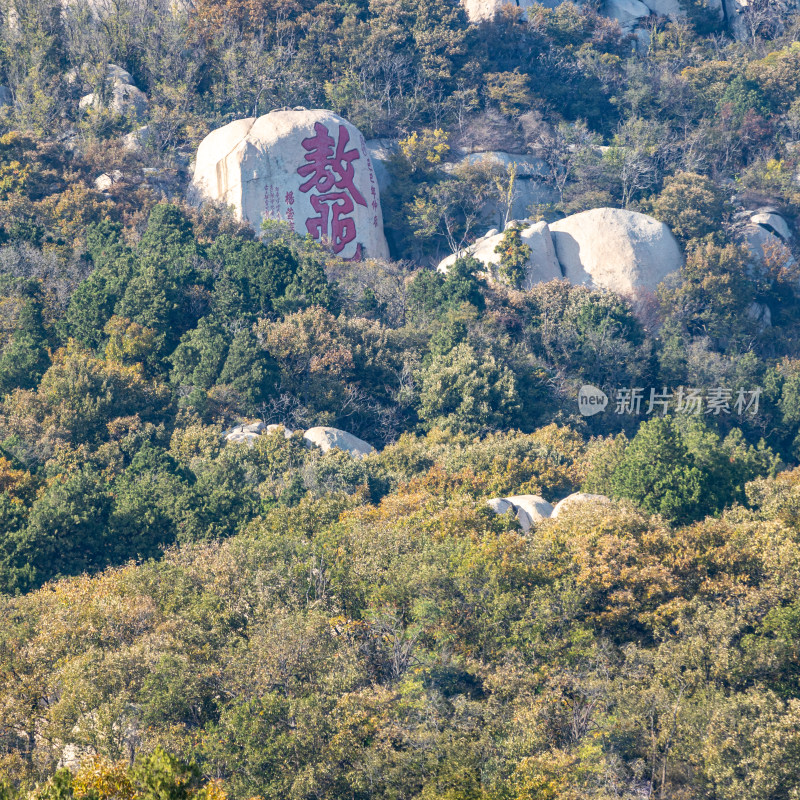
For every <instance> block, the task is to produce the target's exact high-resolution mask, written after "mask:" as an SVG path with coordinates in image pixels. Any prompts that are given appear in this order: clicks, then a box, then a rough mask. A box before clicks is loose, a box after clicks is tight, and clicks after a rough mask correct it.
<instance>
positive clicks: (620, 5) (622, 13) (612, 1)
mask: <svg viewBox="0 0 800 800" xmlns="http://www.w3.org/2000/svg"><path fill="white" fill-rule="evenodd" d="M603 11H604V13H605V15H606V16H607V17H611V19H615V20H617V22H619V24H620V25H621V26H622V28H623V30H631V29H632V28H633V26H634V25H635V24H636V22H637V21H638V20H640V19H643V18H644V17H649V16H650V14H652V13H653V12H652V11H651V10H650V9H649V8H648V7H647V6H646V5H645V4H644V3H642V2H641V0H606V2H605V4H604V6H603Z"/></svg>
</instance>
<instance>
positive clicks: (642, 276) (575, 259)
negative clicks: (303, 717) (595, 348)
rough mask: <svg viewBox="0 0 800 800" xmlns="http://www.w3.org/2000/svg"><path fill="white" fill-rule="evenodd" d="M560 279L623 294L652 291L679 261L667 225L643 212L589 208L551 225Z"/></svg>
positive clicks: (674, 240) (676, 249) (681, 255)
mask: <svg viewBox="0 0 800 800" xmlns="http://www.w3.org/2000/svg"><path fill="white" fill-rule="evenodd" d="M550 233H551V235H552V237H553V243H554V245H555V250H556V255H557V257H558V261H559V263H560V264H561V268H562V269H563V270H564V277H565V278H566V279H567V280H568V281H569V282H570V283H572V284H585V285H588V286H593V287H596V288H600V289H609V290H611V291H614V292H617V293H618V294H621V295H626V296H637V295H640V294H642V293H648V292H653V291H655V288H656V287H657V286H658V284H659V283H661V281H663V280H664V279H665V278H666V277H667V276H668V275H671V274H672V273H673V272H676V271H677V270H679V269H680V268H681V265H682V264H683V254H682V253H681V248H680V246H679V245H678V242H677V240H676V239H675V237H674V236H673V235H672V232H671V231H670V229H669V228H668V227H667V226H666V225H665V224H664V223H663V222H659V221H658V220H657V219H653V217H649V216H647V215H646V214H640V213H638V212H636V211H627V210H625V209H622V208H594V209H591V210H590V211H583V212H581V213H580V214H573V215H571V216H569V217H566V218H565V219H562V220H559V221H558V222H553V223H551V224H550Z"/></svg>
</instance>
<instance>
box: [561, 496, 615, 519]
mask: <svg viewBox="0 0 800 800" xmlns="http://www.w3.org/2000/svg"><path fill="white" fill-rule="evenodd" d="M587 503H588V504H590V505H594V506H598V505H608V504H609V503H611V500H610V498H608V497H606V496H605V495H604V494H586V493H585V492H575V493H574V494H571V495H569V496H567V497H565V498H564V499H563V500H560V501H559V502H558V503H556V505H555V508H554V509H553V513H552V514H551V515H550V518H551V519H556V518H557V517H558V516H560V515H561V514H563V513H564V511H565V510H567V509H569V508H574V507H575V506H578V505H583V504H587Z"/></svg>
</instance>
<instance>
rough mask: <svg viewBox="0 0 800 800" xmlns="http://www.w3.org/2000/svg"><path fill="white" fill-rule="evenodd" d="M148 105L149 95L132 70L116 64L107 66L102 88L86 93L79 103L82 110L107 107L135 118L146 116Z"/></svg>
mask: <svg viewBox="0 0 800 800" xmlns="http://www.w3.org/2000/svg"><path fill="white" fill-rule="evenodd" d="M147 106H148V100H147V95H146V94H145V93H144V92H143V91H142V90H141V89H139V88H138V87H137V86H136V84H135V83H134V82H133V77H132V76H131V74H130V72H128V71H127V70H126V69H123V68H122V67H119V66H117V65H116V64H109V65H108V66H107V68H106V74H105V78H104V82H103V87H102V89H101V90H100V91H97V92H91V93H90V94H87V95H84V96H83V97H81V99H80V102H79V103H78V107H79V108H80V109H81V110H82V111H97V110H100V109H102V108H106V109H109V110H111V111H113V112H115V113H116V114H119V115H121V116H125V117H132V118H133V119H141V118H142V117H144V115H145V114H146V112H147Z"/></svg>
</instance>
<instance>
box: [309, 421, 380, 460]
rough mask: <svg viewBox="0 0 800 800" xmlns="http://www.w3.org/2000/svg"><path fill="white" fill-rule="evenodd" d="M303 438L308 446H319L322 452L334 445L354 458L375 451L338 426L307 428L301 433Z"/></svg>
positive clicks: (366, 443)
mask: <svg viewBox="0 0 800 800" xmlns="http://www.w3.org/2000/svg"><path fill="white" fill-rule="evenodd" d="M303 439H304V441H305V444H306V445H307V446H308V447H312V446H316V447H319V449H320V450H322V452H323V453H327V452H328V450H331V449H333V448H334V447H336V448H338V449H339V450H344V451H346V452H348V453H350V455H351V456H355V457H356V458H361V457H363V456H368V455H369V454H370V453H374V452H375V448H374V447H373V446H372V445H371V444H369V443H368V442H365V441H364V440H363V439H359V438H358V436H353V434H352V433H347V431H340V430H339V429H338V428H329V427H327V426H320V427H318V428H309V429H308V430H307V431H306V432H305V433H304V434H303Z"/></svg>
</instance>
